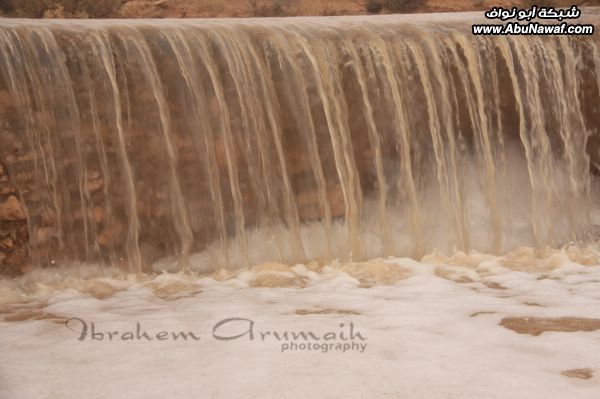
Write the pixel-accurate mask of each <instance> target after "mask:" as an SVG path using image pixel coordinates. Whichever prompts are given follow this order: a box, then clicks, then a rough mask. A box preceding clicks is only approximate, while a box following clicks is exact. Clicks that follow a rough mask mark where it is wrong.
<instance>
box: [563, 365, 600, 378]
mask: <svg viewBox="0 0 600 399" xmlns="http://www.w3.org/2000/svg"><path fill="white" fill-rule="evenodd" d="M561 374H562V375H564V376H566V377H569V378H580V379H582V380H589V379H590V378H592V377H593V376H594V371H593V370H592V369H589V368H584V369H571V370H564V371H562V372H561Z"/></svg>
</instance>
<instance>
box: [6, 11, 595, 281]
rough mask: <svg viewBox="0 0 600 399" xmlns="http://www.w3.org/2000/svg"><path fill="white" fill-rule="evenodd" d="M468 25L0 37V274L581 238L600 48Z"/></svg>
mask: <svg viewBox="0 0 600 399" xmlns="http://www.w3.org/2000/svg"><path fill="white" fill-rule="evenodd" d="M584 15H585V17H584V19H583V20H585V21H588V23H590V22H591V23H597V22H598V21H599V20H600V18H599V15H598V13H597V11H596V10H595V9H587V10H586V11H584ZM478 21H481V16H480V14H479V13H477V14H475V13H466V14H452V15H450V14H437V15H414V16H410V17H402V16H389V17H340V18H328V19H320V18H290V19H280V20H278V19H263V20H243V19H242V20H185V21H183V20H164V21H150V20H140V21H86V22H85V23H83V22H77V21H30V20H2V21H0V120H1V125H0V165H2V175H1V176H0V201H1V202H0V210H1V211H0V241H1V242H0V265H1V266H0V274H2V273H4V274H11V273H16V272H19V271H23V270H26V269H29V268H31V267H44V266H48V265H52V264H58V263H63V262H82V263H85V262H101V263H108V264H119V265H123V266H124V267H127V268H129V269H130V270H132V271H141V270H147V269H148V268H149V267H150V265H151V264H152V263H153V262H154V261H156V260H157V259H159V258H163V257H172V258H173V259H176V260H177V261H178V263H179V265H180V267H185V266H186V265H190V260H189V259H190V255H191V254H193V253H198V252H202V253H203V259H204V263H205V264H207V265H209V266H208V267H220V266H225V267H227V266H239V265H243V264H247V263H253V262H258V261H261V260H278V261H283V262H287V263H292V262H297V261H304V260H307V259H315V258H331V257H341V258H350V257H351V258H352V259H363V258H366V257H373V256H380V255H397V256H413V257H421V256H422V255H424V254H425V253H427V252H429V251H431V250H433V249H441V250H446V251H451V250H452V248H457V249H461V250H470V249H477V250H481V251H490V252H496V253H498V252H502V251H505V250H507V249H510V248H513V247H515V246H517V245H533V246H539V245H545V244H555V245H556V244H561V243H565V242H567V241H569V240H573V239H580V240H586V239H591V238H593V232H594V225H593V217H592V216H593V215H594V212H595V211H597V205H596V206H595V204H597V203H598V202H597V201H595V198H596V193H597V183H596V181H595V175H596V174H597V171H598V170H599V168H600V109H599V104H600V39H599V37H600V36H598V34H595V35H593V36H586V37H576V36H571V37H567V36H561V37H558V36H555V37H541V36H514V37H513V36H494V37H492V36H473V35H471V28H470V27H471V24H472V23H474V22H478ZM580 21H582V20H580ZM4 167H6V171H4ZM15 212H16V213H15ZM11 215H12V216H11ZM6 237H9V239H10V240H11V241H5V239H6ZM27 240H28V241H27ZM26 241H27V242H26ZM5 244H6V245H5Z"/></svg>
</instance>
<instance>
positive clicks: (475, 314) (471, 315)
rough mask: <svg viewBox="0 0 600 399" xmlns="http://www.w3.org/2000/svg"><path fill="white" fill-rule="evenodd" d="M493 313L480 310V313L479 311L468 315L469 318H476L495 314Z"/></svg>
mask: <svg viewBox="0 0 600 399" xmlns="http://www.w3.org/2000/svg"><path fill="white" fill-rule="evenodd" d="M495 313H496V312H494V311H492V310H482V311H479V312H475V313H471V314H470V315H469V317H477V316H479V315H482V314H495Z"/></svg>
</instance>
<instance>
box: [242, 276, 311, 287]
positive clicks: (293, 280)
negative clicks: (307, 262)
mask: <svg viewBox="0 0 600 399" xmlns="http://www.w3.org/2000/svg"><path fill="white" fill-rule="evenodd" d="M307 282H308V280H307V279H306V278H304V277H301V276H295V275H293V276H289V275H287V274H286V275H282V274H275V273H265V274H261V275H258V276H257V277H255V278H254V279H253V280H252V281H250V286H251V287H257V288H277V287H297V288H301V287H305V286H306V283H307Z"/></svg>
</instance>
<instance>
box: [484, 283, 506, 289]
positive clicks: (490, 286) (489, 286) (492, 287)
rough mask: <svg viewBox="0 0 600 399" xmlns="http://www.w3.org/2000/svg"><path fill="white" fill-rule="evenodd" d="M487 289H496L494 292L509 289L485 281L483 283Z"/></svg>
mask: <svg viewBox="0 0 600 399" xmlns="http://www.w3.org/2000/svg"><path fill="white" fill-rule="evenodd" d="M483 284H484V285H485V286H486V287H488V288H491V289H494V290H506V289H507V288H506V287H505V286H503V285H502V284H500V283H497V282H495V281H484V283H483Z"/></svg>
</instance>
